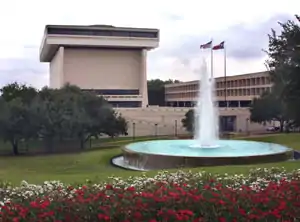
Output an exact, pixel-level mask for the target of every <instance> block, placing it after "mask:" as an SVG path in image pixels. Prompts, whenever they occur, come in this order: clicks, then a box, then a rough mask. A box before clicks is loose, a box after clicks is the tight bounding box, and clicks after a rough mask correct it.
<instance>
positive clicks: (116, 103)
mask: <svg viewBox="0 0 300 222" xmlns="http://www.w3.org/2000/svg"><path fill="white" fill-rule="evenodd" d="M109 103H110V104H111V105H112V106H113V107H121V108H125V107H128V108H133V107H141V106H142V103H141V102H140V101H110V102H109Z"/></svg>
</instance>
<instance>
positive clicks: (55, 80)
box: [49, 47, 64, 88]
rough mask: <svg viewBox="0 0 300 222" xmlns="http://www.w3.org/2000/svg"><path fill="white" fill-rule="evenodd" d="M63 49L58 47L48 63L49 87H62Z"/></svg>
mask: <svg viewBox="0 0 300 222" xmlns="http://www.w3.org/2000/svg"><path fill="white" fill-rule="evenodd" d="M63 69H64V47H60V48H59V49H58V50H57V52H56V54H55V56H54V57H53V59H52V61H51V63H50V84H49V85H50V87H51V88H59V87H61V86H62V85H63V74H64V70H63Z"/></svg>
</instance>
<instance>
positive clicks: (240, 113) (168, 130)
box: [116, 107, 266, 136]
mask: <svg viewBox="0 0 300 222" xmlns="http://www.w3.org/2000/svg"><path fill="white" fill-rule="evenodd" d="M116 110H117V111H118V112H119V113H121V114H122V115H123V116H124V117H125V118H126V119H127V120H128V122H129V135H132V134H133V123H135V135H136V136H146V135H155V133H156V132H155V131H156V129H157V134H158V135H172V134H175V125H176V123H175V121H177V133H178V134H184V133H187V132H186V130H185V129H184V128H183V127H182V123H181V120H182V119H183V118H184V115H185V113H186V112H187V111H188V110H189V109H188V108H173V107H172V108H171V107H149V108H128V109H126V108H119V109H116ZM219 114H220V115H225V116H226V115H227V116H228V115H236V131H237V132H241V133H247V132H250V133H251V132H252V133H256V132H264V131H265V129H266V126H263V125H261V124H257V123H251V122H250V121H249V118H250V112H249V110H248V109H246V108H227V109H225V108H220V109H219ZM155 124H157V126H155Z"/></svg>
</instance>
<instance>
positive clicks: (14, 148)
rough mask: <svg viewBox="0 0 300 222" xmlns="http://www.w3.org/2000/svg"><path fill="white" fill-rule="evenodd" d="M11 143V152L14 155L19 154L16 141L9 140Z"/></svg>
mask: <svg viewBox="0 0 300 222" xmlns="http://www.w3.org/2000/svg"><path fill="white" fill-rule="evenodd" d="M11 145H12V148H13V153H14V155H15V156H17V155H19V147H18V145H19V144H18V142H17V141H15V140H13V141H11Z"/></svg>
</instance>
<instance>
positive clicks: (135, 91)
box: [83, 89, 140, 95]
mask: <svg viewBox="0 0 300 222" xmlns="http://www.w3.org/2000/svg"><path fill="white" fill-rule="evenodd" d="M83 91H90V92H91V91H92V92H95V93H96V94H98V95H139V93H140V91H139V90H138V89H83Z"/></svg>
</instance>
